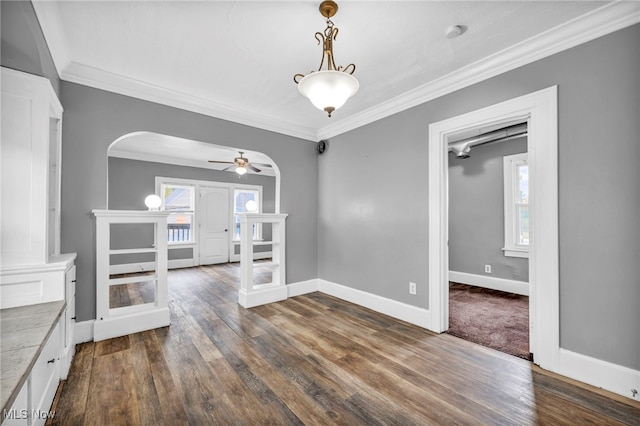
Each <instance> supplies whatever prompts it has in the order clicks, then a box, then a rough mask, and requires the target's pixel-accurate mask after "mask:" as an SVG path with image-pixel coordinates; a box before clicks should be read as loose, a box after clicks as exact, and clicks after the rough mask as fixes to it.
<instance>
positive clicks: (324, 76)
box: [293, 0, 360, 117]
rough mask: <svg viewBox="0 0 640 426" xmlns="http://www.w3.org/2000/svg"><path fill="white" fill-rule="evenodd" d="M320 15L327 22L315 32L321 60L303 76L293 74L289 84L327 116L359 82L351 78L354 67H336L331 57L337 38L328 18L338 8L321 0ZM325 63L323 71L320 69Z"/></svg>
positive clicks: (345, 98) (334, 28)
mask: <svg viewBox="0 0 640 426" xmlns="http://www.w3.org/2000/svg"><path fill="white" fill-rule="evenodd" d="M319 9H320V14H322V16H324V17H325V18H326V19H327V28H325V30H324V32H319V31H318V32H316V34H315V37H316V40H318V44H320V43H322V60H321V61H320V67H319V68H318V71H311V72H310V73H309V74H307V75H306V76H305V75H304V74H296V75H294V76H293V81H295V82H296V83H297V84H298V90H299V91H300V93H302V95H303V96H305V97H307V98H309V100H310V101H311V103H312V104H313V105H314V106H315V107H316V108H318V109H319V110H322V111H325V112H326V113H327V114H328V115H329V117H331V114H332V113H333V111H335V110H337V109H338V108H340V107H341V106H342V105H344V104H345V102H346V101H347V99H349V98H350V97H351V96H353V95H354V94H355V93H356V92H357V91H358V89H359V88H360V83H358V80H357V79H356V78H355V77H354V76H353V75H352V74H353V73H354V71H355V70H356V66H355V65H354V64H349V65H347V66H346V67H342V66H336V63H335V60H334V56H333V41H334V40H335V39H336V37H337V35H338V28H337V27H335V26H334V24H333V22H332V21H331V19H330V18H331V17H332V16H334V15H335V14H336V12H337V11H338V5H337V4H336V3H335V2H334V1H332V0H325V1H323V2H322V3H321V4H320V8H319ZM325 62H326V64H327V69H326V70H323V69H322V66H323V65H324V64H325Z"/></svg>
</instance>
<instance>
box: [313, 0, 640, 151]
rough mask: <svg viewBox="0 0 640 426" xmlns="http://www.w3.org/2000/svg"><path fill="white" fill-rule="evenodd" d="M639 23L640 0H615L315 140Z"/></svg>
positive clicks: (326, 130)
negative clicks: (639, 0)
mask: <svg viewBox="0 0 640 426" xmlns="http://www.w3.org/2000/svg"><path fill="white" fill-rule="evenodd" d="M638 22H640V2H636V1H614V2H612V3H609V4H607V5H605V6H602V7H600V8H598V9H595V10H593V11H591V12H589V13H587V14H584V15H582V16H579V17H577V18H574V19H572V20H571V21H568V22H566V23H564V24H562V25H559V26H557V27H554V28H551V29H550V30H547V31H545V32H543V33H540V34H538V35H536V36H533V37H530V38H529V39H527V40H524V41H522V42H520V43H517V44H515V45H513V46H511V47H508V48H506V49H504V50H502V51H500V52H497V53H495V54H493V55H490V56H487V57H486V58H483V59H481V60H479V61H476V62H474V63H472V64H469V65H467V66H465V67H463V68H460V69H458V70H456V71H454V72H452V73H449V74H447V75H445V76H443V77H441V78H438V79H436V80H433V81H431V82H429V83H427V84H424V85H422V86H420V87H417V88H416V89H413V90H410V91H408V92H405V93H403V94H401V95H399V96H396V97H395V98H392V99H390V100H388V101H386V102H384V103H382V104H379V105H376V106H374V107H371V108H368V109H366V110H365V111H363V112H361V113H358V114H354V115H352V116H350V117H348V118H345V119H343V120H340V121H338V122H336V123H332V124H330V125H328V126H325V127H323V128H321V129H319V130H318V140H320V139H328V138H331V137H333V136H337V135H340V134H342V133H345V132H348V131H350V130H353V129H357V128H358V127H361V126H364V125H366V124H369V123H372V122H374V121H378V120H381V119H383V118H386V117H389V116H391V115H393V114H396V113H398V112H401V111H404V110H407V109H409V108H412V107H414V106H417V105H420V104H423V103H425V102H428V101H431V100H433V99H436V98H439V97H441V96H444V95H447V94H449V93H452V92H455V91H456V90H460V89H462V88H465V87H468V86H471V85H473V84H476V83H479V82H481V81H484V80H487V79H489V78H491V77H495V76H497V75H499V74H502V73H505V72H507V71H511V70H513V69H516V68H519V67H521V66H523V65H527V64H530V63H532V62H535V61H537V60H540V59H543V58H546V57H548V56H551V55H553V54H556V53H559V52H562V51H564V50H567V49H570V48H572V47H575V46H578V45H580V44H583V43H586V42H588V41H591V40H594V39H596V38H598V37H602V36H604V35H606V34H610V33H612V32H614V31H617V30H620V29H622V28H625V27H628V26H630V25H633V24H636V23H638Z"/></svg>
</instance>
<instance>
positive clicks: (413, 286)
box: [409, 281, 416, 294]
mask: <svg viewBox="0 0 640 426" xmlns="http://www.w3.org/2000/svg"><path fill="white" fill-rule="evenodd" d="M409 294H416V283H414V282H411V281H409Z"/></svg>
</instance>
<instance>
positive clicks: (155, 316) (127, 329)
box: [93, 210, 170, 341]
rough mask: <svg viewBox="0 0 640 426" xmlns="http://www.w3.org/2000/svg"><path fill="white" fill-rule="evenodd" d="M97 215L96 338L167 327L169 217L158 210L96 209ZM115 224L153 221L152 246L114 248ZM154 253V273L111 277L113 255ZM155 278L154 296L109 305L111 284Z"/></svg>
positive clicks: (138, 281)
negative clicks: (128, 303) (134, 302)
mask: <svg viewBox="0 0 640 426" xmlns="http://www.w3.org/2000/svg"><path fill="white" fill-rule="evenodd" d="M93 214H94V216H95V217H96V322H95V324H94V340H95V341H100V340H105V339H110V338H113V337H118V336H124V335H127V334H131V333H138V332H140V331H145V330H150V329H153V328H158V327H165V326H168V325H169V324H170V319H169V317H170V314H169V305H168V288H167V269H168V252H167V217H168V216H169V213H167V212H159V211H130V210H94V211H93ZM112 224H152V225H153V228H154V242H153V245H152V246H151V247H132V248H126V249H112V248H111V225H112ZM139 253H151V254H153V256H154V258H155V271H154V273H153V274H145V275H141V276H138V277H136V276H130V277H124V278H111V273H110V267H111V256H112V255H127V254H139ZM148 281H153V282H154V284H155V300H154V301H153V302H150V303H143V304H138V305H132V306H125V307H117V308H110V306H109V288H110V287H111V286H113V285H121V284H135V283H142V282H148Z"/></svg>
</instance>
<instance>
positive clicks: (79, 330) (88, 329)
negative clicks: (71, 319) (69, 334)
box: [73, 320, 96, 344]
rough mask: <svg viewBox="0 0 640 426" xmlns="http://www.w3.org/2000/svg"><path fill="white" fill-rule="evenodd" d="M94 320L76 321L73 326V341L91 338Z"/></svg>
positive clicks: (83, 340) (85, 340)
mask: <svg viewBox="0 0 640 426" xmlns="http://www.w3.org/2000/svg"><path fill="white" fill-rule="evenodd" d="M94 322H96V320H89V321H80V322H76V323H75V325H74V328H73V333H74V334H73V341H74V343H76V344H78V343H85V342H91V341H92V340H93V323H94Z"/></svg>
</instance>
